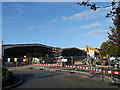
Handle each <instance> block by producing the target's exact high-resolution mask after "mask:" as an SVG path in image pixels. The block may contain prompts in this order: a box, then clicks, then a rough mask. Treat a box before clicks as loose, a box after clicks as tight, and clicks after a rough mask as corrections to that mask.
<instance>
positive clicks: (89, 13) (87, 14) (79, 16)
mask: <svg viewBox="0 0 120 90" xmlns="http://www.w3.org/2000/svg"><path fill="white" fill-rule="evenodd" d="M106 11H108V9H98V10H96V11H93V10H86V11H83V12H80V13H75V14H73V15H71V16H63V17H62V20H63V21H73V20H88V19H96V18H99V17H101V16H102V17H104V16H105V15H106Z"/></svg>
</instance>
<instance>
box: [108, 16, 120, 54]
mask: <svg viewBox="0 0 120 90" xmlns="http://www.w3.org/2000/svg"><path fill="white" fill-rule="evenodd" d="M113 22H114V25H115V26H114V27H110V29H111V33H108V39H109V40H108V41H107V42H108V45H109V48H108V49H109V54H111V55H113V54H114V55H115V56H120V18H119V15H117V16H116V17H115V19H113Z"/></svg>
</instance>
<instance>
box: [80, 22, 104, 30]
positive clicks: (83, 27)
mask: <svg viewBox="0 0 120 90" xmlns="http://www.w3.org/2000/svg"><path fill="white" fill-rule="evenodd" d="M101 25H102V24H100V23H99V22H95V23H92V24H89V25H83V26H81V28H82V29H90V28H97V27H100V26H101Z"/></svg>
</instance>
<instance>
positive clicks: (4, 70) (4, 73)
mask: <svg viewBox="0 0 120 90" xmlns="http://www.w3.org/2000/svg"><path fill="white" fill-rule="evenodd" d="M2 76H3V77H11V76H12V72H11V71H8V69H7V68H4V67H2Z"/></svg>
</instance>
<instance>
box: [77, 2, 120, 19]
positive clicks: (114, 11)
mask: <svg viewBox="0 0 120 90" xmlns="http://www.w3.org/2000/svg"><path fill="white" fill-rule="evenodd" d="M89 1H90V0H86V1H83V2H82V3H77V4H78V5H79V6H82V5H83V6H88V7H90V9H91V10H94V11H96V10H97V9H99V8H107V7H112V10H111V11H110V12H109V13H107V14H106V16H105V17H107V18H108V17H113V16H116V15H120V8H116V4H117V3H118V4H119V7H120V1H119V0H118V1H115V0H113V1H112V2H111V4H110V5H108V6H97V5H96V3H94V4H91V3H90V2H89ZM119 18H120V16H119Z"/></svg>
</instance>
